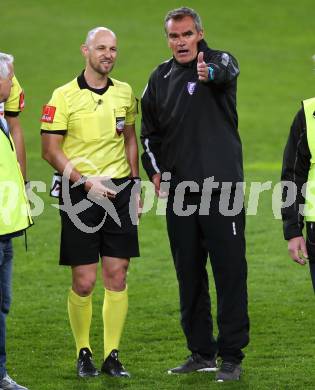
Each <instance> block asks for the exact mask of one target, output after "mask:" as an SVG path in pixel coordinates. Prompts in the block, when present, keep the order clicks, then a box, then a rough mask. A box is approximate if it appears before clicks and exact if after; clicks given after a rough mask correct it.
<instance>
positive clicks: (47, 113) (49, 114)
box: [41, 104, 56, 123]
mask: <svg viewBox="0 0 315 390" xmlns="http://www.w3.org/2000/svg"><path fill="white" fill-rule="evenodd" d="M55 112H56V107H54V106H48V105H47V104H46V105H45V106H44V107H43V113H42V119H41V122H46V123H53V121H54V117H55Z"/></svg>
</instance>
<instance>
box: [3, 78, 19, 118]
mask: <svg viewBox="0 0 315 390" xmlns="http://www.w3.org/2000/svg"><path fill="white" fill-rule="evenodd" d="M23 109H24V93H23V90H22V88H21V86H20V84H19V82H18V80H17V78H16V77H15V76H13V79H12V88H11V91H10V96H9V98H8V100H7V101H6V102H4V103H0V116H4V115H5V114H7V113H8V115H10V116H15V114H16V115H18V113H19V112H20V111H23Z"/></svg>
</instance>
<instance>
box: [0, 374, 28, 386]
mask: <svg viewBox="0 0 315 390" xmlns="http://www.w3.org/2000/svg"><path fill="white" fill-rule="evenodd" d="M0 390H28V389H27V388H26V387H24V386H21V385H19V384H17V383H16V382H14V380H13V379H12V378H10V377H9V375H8V374H6V376H5V377H3V378H2V379H0Z"/></svg>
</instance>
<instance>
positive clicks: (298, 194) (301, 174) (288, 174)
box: [281, 98, 315, 291]
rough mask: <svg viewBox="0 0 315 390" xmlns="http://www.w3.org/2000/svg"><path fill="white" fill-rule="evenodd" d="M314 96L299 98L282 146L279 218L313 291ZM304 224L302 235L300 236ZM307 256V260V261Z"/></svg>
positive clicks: (314, 286) (314, 198)
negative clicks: (300, 106)
mask: <svg viewBox="0 0 315 390" xmlns="http://www.w3.org/2000/svg"><path fill="white" fill-rule="evenodd" d="M314 163H315V98H311V99H307V100H304V101H303V102H302V108H301V109H300V110H299V111H298V113H297V114H296V116H295V118H294V120H293V123H292V125H291V130H290V133H289V137H288V141H287V144H286V147H285V150H284V156H283V166H282V175H281V180H282V182H283V201H284V202H285V203H284V206H285V204H288V206H285V207H283V208H282V220H283V232H284V238H285V239H286V240H287V241H288V251H289V255H290V257H291V258H292V260H294V261H295V262H296V263H298V264H300V265H305V264H306V263H307V262H308V263H309V267H310V273H311V279H312V284H313V288H314V291H315V164H314ZM304 223H305V224H306V239H304V237H303V228H304ZM307 260H308V261H307Z"/></svg>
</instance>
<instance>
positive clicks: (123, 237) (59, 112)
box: [41, 27, 140, 377]
mask: <svg viewBox="0 0 315 390" xmlns="http://www.w3.org/2000/svg"><path fill="white" fill-rule="evenodd" d="M81 51H82V54H83V56H84V57H85V61H86V66H85V69H84V70H83V72H82V73H81V74H80V75H79V76H78V77H77V78H75V79H74V80H72V81H70V82H69V83H68V84H66V85H64V86H62V87H60V88H57V89H56V90H55V91H54V93H53V95H52V98H51V99H50V101H49V103H48V104H47V105H45V106H44V108H43V114H42V119H41V121H42V127H41V135H42V151H43V152H42V154H43V158H44V159H45V160H47V161H48V162H49V164H50V165H51V166H52V167H53V168H54V169H56V170H57V172H58V173H59V174H61V175H62V176H63V178H62V189H61V200H60V202H61V206H62V209H61V213H60V215H61V244H60V261H59V263H60V264H61V265H67V266H71V270H72V288H71V289H70V291H69V296H68V313H69V319H70V325H71V328H72V332H73V336H74V339H75V342H76V348H77V374H78V375H79V376H80V377H87V376H97V375H98V374H99V371H98V370H97V369H96V367H95V365H94V363H93V360H92V349H91V346H90V340H89V333H90V325H91V319H92V293H93V289H94V285H95V282H96V276H97V268H98V261H99V258H101V265H102V278H103V284H104V288H105V294H104V303H103V311H102V315H103V323H104V361H103V364H102V367H101V372H103V373H106V374H108V375H110V376H124V377H129V373H128V372H127V371H126V370H125V368H124V367H123V365H122V364H121V362H120V361H119V359H118V349H119V342H120V338H121V335H122V331H123V327H124V323H125V318H126V315H127V310H128V292H127V284H126V278H127V269H128V265H129V261H130V258H131V257H138V256H139V247H138V234H137V226H136V224H134V223H133V222H132V218H131V216H130V213H129V209H130V207H129V206H130V204H131V203H130V201H131V198H132V197H131V193H132V189H133V188H134V187H135V185H134V184H135V182H138V181H139V180H140V178H139V167H138V146H137V139H136V135H135V115H136V112H137V102H136V99H135V97H134V95H133V92H132V89H131V87H130V86H129V85H128V84H127V83H124V82H121V81H118V80H115V79H113V78H109V73H110V71H111V70H112V68H113V66H114V64H115V60H116V56H117V40H116V36H115V34H114V33H113V32H112V31H111V30H109V29H107V28H105V27H97V28H94V29H93V30H91V31H89V32H88V34H87V38H86V41H85V43H84V44H83V45H82V46H81ZM65 178H67V179H69V180H70V183H71V187H70V188H69V185H68V183H69V182H68V181H66V180H65ZM73 183H74V185H73ZM110 186H112V188H110ZM67 187H68V188H67ZM54 189H56V188H54ZM68 198H69V199H68ZM66 199H68V200H66ZM88 200H93V202H88ZM69 201H71V204H76V206H77V205H78V204H79V202H80V204H81V206H82V207H81V209H80V212H79V214H78V216H76V215H75V213H74V214H73V210H72V208H71V206H69ZM135 203H136V202H135Z"/></svg>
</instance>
